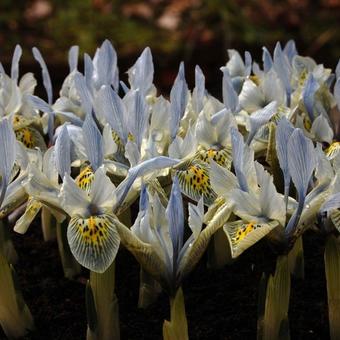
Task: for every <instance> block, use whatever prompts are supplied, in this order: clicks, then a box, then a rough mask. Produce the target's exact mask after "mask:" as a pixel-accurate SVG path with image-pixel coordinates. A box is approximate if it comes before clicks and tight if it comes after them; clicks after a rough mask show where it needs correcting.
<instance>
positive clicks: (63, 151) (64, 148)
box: [54, 124, 71, 178]
mask: <svg viewBox="0 0 340 340" xmlns="http://www.w3.org/2000/svg"><path fill="white" fill-rule="evenodd" d="M54 150H55V162H56V167H57V170H58V173H59V176H60V177H61V178H64V175H65V173H67V174H68V175H69V174H70V172H71V140H70V136H69V134H68V131H67V127H66V125H65V124H64V125H63V127H62V129H61V131H60V133H59V135H58V137H57V140H56V142H55V147H54Z"/></svg>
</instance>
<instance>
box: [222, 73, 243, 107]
mask: <svg viewBox="0 0 340 340" xmlns="http://www.w3.org/2000/svg"><path fill="white" fill-rule="evenodd" d="M222 72H223V80H222V81H223V84H222V92H223V103H224V105H225V107H226V108H227V109H228V110H230V111H231V112H232V113H236V112H237V111H238V106H239V102H238V95H237V93H236V91H235V90H234V87H233V83H232V81H231V78H230V75H229V72H228V69H227V68H226V67H222Z"/></svg>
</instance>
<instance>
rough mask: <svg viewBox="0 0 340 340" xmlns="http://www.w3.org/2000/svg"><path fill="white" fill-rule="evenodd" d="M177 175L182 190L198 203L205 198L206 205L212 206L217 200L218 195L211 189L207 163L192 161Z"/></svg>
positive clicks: (177, 172) (178, 171)
mask: <svg viewBox="0 0 340 340" xmlns="http://www.w3.org/2000/svg"><path fill="white" fill-rule="evenodd" d="M175 174H176V175H177V177H178V182H179V185H180V188H181V190H182V191H183V193H184V194H185V195H187V196H188V197H190V198H191V199H193V200H195V201H198V200H199V199H200V198H201V197H202V196H203V198H204V203H205V204H206V205H210V204H212V202H213V201H214V200H215V199H216V197H217V195H216V193H215V191H214V190H213V189H212V187H211V184H210V178H209V172H208V168H207V164H206V163H203V162H199V161H192V162H190V163H189V164H188V165H187V166H186V167H185V168H184V169H181V170H177V171H176V172H175Z"/></svg>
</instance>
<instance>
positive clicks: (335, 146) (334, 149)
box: [325, 142, 340, 159]
mask: <svg viewBox="0 0 340 340" xmlns="http://www.w3.org/2000/svg"><path fill="white" fill-rule="evenodd" d="M339 152H340V142H333V143H332V144H331V145H330V146H329V147H328V148H327V149H326V150H325V153H326V156H327V157H328V158H329V159H333V158H334V157H335V156H337V155H338V154H339Z"/></svg>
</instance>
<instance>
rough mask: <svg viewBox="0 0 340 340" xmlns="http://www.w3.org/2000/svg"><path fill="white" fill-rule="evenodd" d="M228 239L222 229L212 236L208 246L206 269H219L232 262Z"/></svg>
mask: <svg viewBox="0 0 340 340" xmlns="http://www.w3.org/2000/svg"><path fill="white" fill-rule="evenodd" d="M228 248H229V242H228V238H227V236H226V234H225V232H224V231H223V229H222V228H220V229H218V230H217V231H216V232H215V234H214V235H213V236H212V238H211V241H210V243H209V246H208V268H213V269H219V268H223V267H224V266H225V265H226V264H228V263H230V262H231V261H232V259H231V256H230V255H231V253H230V252H228V251H227V249H228Z"/></svg>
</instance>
